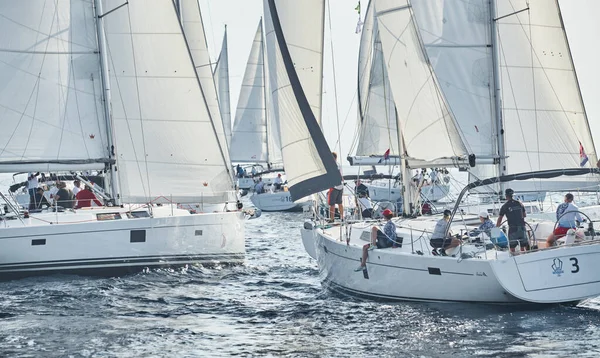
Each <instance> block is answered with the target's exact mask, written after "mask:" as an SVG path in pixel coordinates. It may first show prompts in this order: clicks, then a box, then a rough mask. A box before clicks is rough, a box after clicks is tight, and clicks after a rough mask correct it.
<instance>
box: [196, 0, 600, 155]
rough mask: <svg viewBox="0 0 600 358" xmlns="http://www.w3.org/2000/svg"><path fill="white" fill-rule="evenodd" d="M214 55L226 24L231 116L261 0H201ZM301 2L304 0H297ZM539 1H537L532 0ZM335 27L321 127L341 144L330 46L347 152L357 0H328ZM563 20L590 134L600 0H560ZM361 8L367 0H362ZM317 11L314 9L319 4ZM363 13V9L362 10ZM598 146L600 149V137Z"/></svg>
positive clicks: (598, 79)
mask: <svg viewBox="0 0 600 358" xmlns="http://www.w3.org/2000/svg"><path fill="white" fill-rule="evenodd" d="M199 1H200V6H201V8H202V15H203V18H204V24H205V26H206V31H207V33H206V36H207V41H208V44H209V48H210V50H211V57H212V58H213V59H216V58H217V57H218V54H219V51H220V49H221V41H222V36H223V29H224V25H225V24H227V33H228V42H229V71H230V72H229V73H230V76H231V78H230V87H231V106H232V115H233V114H234V113H235V107H236V105H237V98H238V93H239V90H240V83H241V80H242V76H243V74H244V68H245V66H246V61H247V59H248V53H249V51H250V45H251V43H252V39H253V36H254V32H255V30H256V26H257V25H258V21H259V19H260V17H261V16H262V12H263V1H262V0H199ZM297 1H301V0H297ZM531 1H536V0H531ZM329 2H330V4H329V6H330V8H331V29H332V31H331V32H330V30H329V23H328V21H327V18H328V17H329V15H328V14H326V15H325V16H326V24H325V27H326V31H325V61H324V65H325V66H324V74H323V77H324V92H325V93H324V95H323V126H324V132H325V136H326V137H327V140H328V143H329V145H330V146H333V145H334V144H336V143H337V133H338V131H337V124H336V115H335V96H334V86H333V70H332V59H331V57H332V51H331V46H330V45H331V42H332V38H333V47H334V51H335V52H334V60H335V69H336V81H337V99H338V106H339V120H340V127H342V126H343V131H342V133H341V137H342V148H341V150H340V148H339V146H338V144H336V147H335V150H336V151H338V152H341V153H342V157H345V156H346V154H347V153H348V151H349V150H350V145H351V143H352V140H353V137H354V132H355V131H356V78H357V58H358V45H359V39H360V35H359V34H358V35H357V34H355V32H354V30H355V28H356V22H357V19H358V15H357V13H356V11H355V10H354V8H355V7H356V4H357V3H358V1H357V0H330V1H329ZM559 2H560V5H561V10H562V12H563V19H564V22H565V27H566V30H567V36H568V38H569V44H570V46H571V51H572V53H573V58H574V62H575V67H576V70H577V75H578V78H579V83H580V86H581V91H582V94H583V100H584V102H585V106H586V109H587V112H588V117H589V121H590V126H591V127H592V134H598V133H600V66H599V65H598V62H600V61H599V60H600V49H599V47H598V39H597V37H598V35H600V22H599V21H597V16H598V14H600V0H560V1H559ZM361 3H362V7H363V12H364V10H366V6H367V3H368V1H367V0H363V1H362V2H361ZM315 11H316V9H315ZM362 15H363V16H364V14H362ZM595 145H596V147H597V148H600V139H599V138H596V141H595Z"/></svg>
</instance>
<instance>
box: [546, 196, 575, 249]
mask: <svg viewBox="0 0 600 358" xmlns="http://www.w3.org/2000/svg"><path fill="white" fill-rule="evenodd" d="M556 221H558V225H557V226H556V229H554V231H553V232H552V234H550V236H548V238H547V239H546V246H547V247H550V246H554V243H555V242H556V240H557V239H560V238H561V237H563V236H565V235H566V234H567V231H569V229H577V226H579V225H578V223H580V222H582V221H583V219H582V217H581V215H580V214H579V208H578V207H577V205H575V203H573V194H571V193H568V194H567V195H565V201H564V203H562V204H560V205H559V206H558V207H557V208H556Z"/></svg>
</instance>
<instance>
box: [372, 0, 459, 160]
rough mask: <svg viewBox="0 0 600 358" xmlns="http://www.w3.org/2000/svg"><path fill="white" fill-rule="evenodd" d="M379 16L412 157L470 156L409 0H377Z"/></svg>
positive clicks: (448, 158) (383, 42)
mask: <svg viewBox="0 0 600 358" xmlns="http://www.w3.org/2000/svg"><path fill="white" fill-rule="evenodd" d="M375 17H376V19H377V22H378V24H377V26H378V29H379V38H380V40H381V45H382V49H383V55H384V61H385V63H386V66H387V70H388V73H389V80H390V87H391V89H392V94H393V98H394V102H395V104H396V110H397V114H398V117H399V119H400V124H401V126H402V128H400V132H401V133H402V134H403V136H404V138H405V139H406V140H405V141H404V147H405V150H406V154H407V155H408V158H409V159H410V160H413V161H414V160H416V161H417V162H419V161H420V162H421V164H420V165H421V166H426V165H430V164H432V163H439V162H440V161H441V160H442V159H446V160H450V161H451V162H458V161H460V160H463V161H464V160H466V159H467V156H468V154H469V152H468V151H467V147H466V145H465V142H464V139H463V138H462V136H461V134H460V131H459V128H458V126H457V124H456V121H455V119H454V118H453V114H452V112H451V110H450V108H449V105H448V103H447V102H446V100H445V98H444V94H443V92H442V90H441V89H440V84H439V83H438V81H437V80H436V77H435V74H434V72H433V69H432V67H431V65H430V62H429V59H428V57H427V53H426V51H425V49H424V47H423V45H422V43H421V39H420V34H419V31H418V27H417V25H416V23H415V19H414V16H413V12H412V9H411V5H410V2H409V1H408V0H375Z"/></svg>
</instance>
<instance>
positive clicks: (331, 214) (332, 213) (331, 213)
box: [329, 205, 335, 221]
mask: <svg viewBox="0 0 600 358" xmlns="http://www.w3.org/2000/svg"><path fill="white" fill-rule="evenodd" d="M329 220H331V221H333V220H335V205H329Z"/></svg>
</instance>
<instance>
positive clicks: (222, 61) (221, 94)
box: [213, 26, 231, 146]
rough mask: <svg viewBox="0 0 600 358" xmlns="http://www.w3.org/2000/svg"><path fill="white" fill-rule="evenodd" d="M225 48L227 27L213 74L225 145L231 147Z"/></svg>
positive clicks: (227, 64) (227, 55) (226, 53)
mask: <svg viewBox="0 0 600 358" xmlns="http://www.w3.org/2000/svg"><path fill="white" fill-rule="evenodd" d="M228 53H229V52H228V48H227V26H225V33H224V34H223V44H222V45H221V53H220V54H219V58H218V59H217V64H216V65H215V72H214V74H213V77H214V81H215V85H216V86H217V97H218V99H219V109H220V111H221V119H222V120H223V128H224V130H225V138H226V140H227V145H228V146H230V145H231V105H230V103H231V101H230V99H229V54H228Z"/></svg>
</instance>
